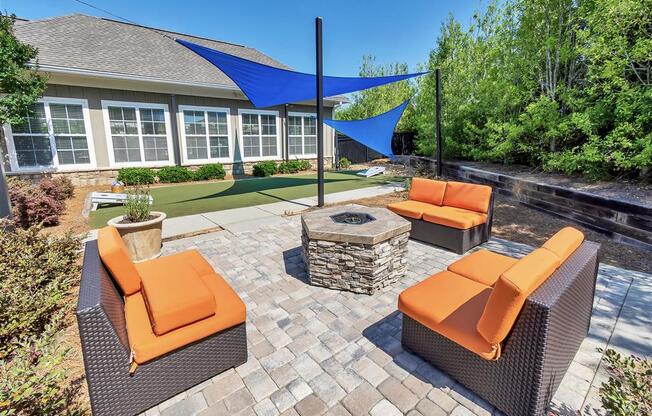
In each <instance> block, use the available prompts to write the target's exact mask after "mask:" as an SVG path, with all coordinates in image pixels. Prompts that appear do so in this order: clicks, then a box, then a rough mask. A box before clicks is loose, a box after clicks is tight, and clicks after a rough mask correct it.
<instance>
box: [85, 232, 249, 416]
mask: <svg viewBox="0 0 652 416" xmlns="http://www.w3.org/2000/svg"><path fill="white" fill-rule="evenodd" d="M180 287H183V289H181V290H180ZM166 292H167V294H166ZM211 301H212V308H213V310H212V313H211V311H209V310H208V309H210V307H211ZM202 315H207V316H204V317H203V318H199V317H200V316H202ZM245 315H246V310H245V305H244V303H243V302H242V300H241V299H240V298H239V297H238V295H237V294H236V293H235V292H234V291H233V290H232V289H231V288H230V287H229V285H228V284H227V283H226V282H225V281H224V280H223V279H222V277H220V276H219V275H218V274H216V273H215V272H214V270H213V268H212V267H211V266H210V264H208V263H207V262H206V261H205V260H204V259H203V258H202V257H201V255H200V254H199V253H198V252H196V251H187V252H183V253H178V254H175V255H171V256H165V257H161V258H158V259H155V260H150V261H146V262H143V263H138V264H133V263H131V261H130V259H129V257H128V254H127V251H126V248H125V247H124V243H122V240H121V239H120V235H119V234H118V233H117V230H115V228H113V227H106V228H104V229H102V230H100V233H99V236H98V240H94V241H89V242H87V243H86V247H85V254H84V262H83V269H82V277H81V285H80V291H79V301H78V305H77V322H78V326H79V335H80V338H81V345H82V352H83V357H84V366H85V370H86V381H87V383H88V390H89V394H90V399H91V407H92V410H93V413H94V414H95V415H132V414H136V413H140V412H142V411H144V410H146V409H148V408H150V407H152V406H155V405H156V404H158V403H161V402H162V401H164V400H166V399H168V398H170V397H172V396H174V395H175V394H178V393H180V392H183V391H185V390H187V389H189V388H190V387H192V386H194V385H196V384H198V383H201V382H203V381H205V380H207V379H209V378H211V377H213V376H215V375H217V374H219V373H221V372H223V371H225V370H227V369H229V368H232V367H235V366H238V365H240V364H243V363H245V362H246V361H247V339H246V329H245V320H246V316H245Z"/></svg>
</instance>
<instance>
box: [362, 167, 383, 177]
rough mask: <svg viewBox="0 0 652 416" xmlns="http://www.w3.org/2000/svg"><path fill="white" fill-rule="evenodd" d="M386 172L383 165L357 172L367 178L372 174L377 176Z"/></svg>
mask: <svg viewBox="0 0 652 416" xmlns="http://www.w3.org/2000/svg"><path fill="white" fill-rule="evenodd" d="M384 174H385V168H384V167H382V166H374V167H371V168H369V169H367V170H363V171H362V172H358V173H356V175H360V176H364V177H365V178H369V177H371V176H376V175H384Z"/></svg>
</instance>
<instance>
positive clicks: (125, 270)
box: [97, 226, 140, 296]
mask: <svg viewBox="0 0 652 416" xmlns="http://www.w3.org/2000/svg"><path fill="white" fill-rule="evenodd" d="M97 249H98V251H99V253H100V258H101V259H102V263H104V266H105V267H106V268H107V269H108V270H109V272H110V273H111V276H112V277H113V279H114V280H115V281H116V282H117V283H118V286H120V289H122V293H123V294H124V295H125V296H127V295H131V294H133V293H136V292H138V291H139V290H140V275H139V274H138V271H137V270H136V266H134V263H133V262H132V261H131V257H129V251H128V250H127V246H126V245H125V243H124V241H122V237H120V233H119V232H118V230H117V229H116V228H115V227H111V226H106V227H104V228H101V229H100V230H99V232H98V233H97Z"/></svg>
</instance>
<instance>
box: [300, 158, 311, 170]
mask: <svg viewBox="0 0 652 416" xmlns="http://www.w3.org/2000/svg"><path fill="white" fill-rule="evenodd" d="M310 169H312V165H311V164H310V161H308V160H305V159H304V160H300V161H299V170H310Z"/></svg>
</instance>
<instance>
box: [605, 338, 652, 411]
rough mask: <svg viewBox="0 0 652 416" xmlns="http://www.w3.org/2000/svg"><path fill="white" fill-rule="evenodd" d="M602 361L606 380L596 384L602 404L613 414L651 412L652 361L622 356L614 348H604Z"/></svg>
mask: <svg viewBox="0 0 652 416" xmlns="http://www.w3.org/2000/svg"><path fill="white" fill-rule="evenodd" d="M598 351H599V352H603V353H604V360H605V362H606V363H607V369H608V371H609V380H608V381H606V382H603V383H602V385H601V386H600V398H601V400H602V406H603V407H604V408H605V410H606V411H607V413H608V414H611V415H614V416H630V415H631V416H638V415H640V416H643V415H650V414H652V361H651V360H649V359H641V358H637V357H634V356H630V357H623V356H621V355H620V354H619V353H617V352H616V351H614V350H612V349H608V350H606V351H604V350H602V349H600V348H598Z"/></svg>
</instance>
